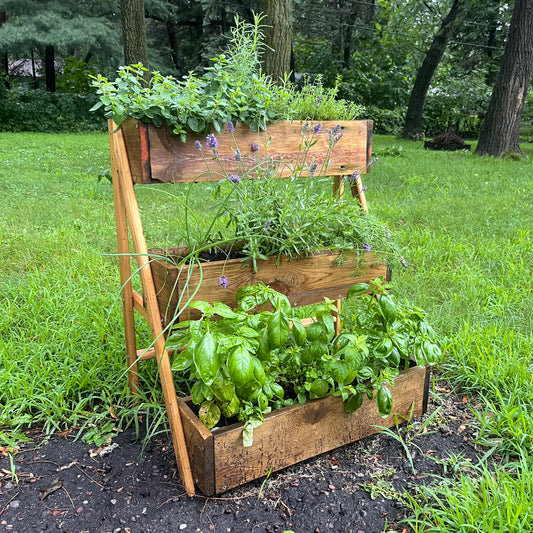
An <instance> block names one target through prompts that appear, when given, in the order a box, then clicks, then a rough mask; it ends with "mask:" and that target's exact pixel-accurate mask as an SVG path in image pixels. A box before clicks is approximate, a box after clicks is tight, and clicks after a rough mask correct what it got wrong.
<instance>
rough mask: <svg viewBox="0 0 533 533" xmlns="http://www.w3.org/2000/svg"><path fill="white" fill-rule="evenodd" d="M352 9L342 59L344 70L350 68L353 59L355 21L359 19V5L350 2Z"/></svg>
mask: <svg viewBox="0 0 533 533" xmlns="http://www.w3.org/2000/svg"><path fill="white" fill-rule="evenodd" d="M349 9H350V15H349V16H348V24H347V25H346V29H345V30H344V37H343V47H344V49H343V57H342V67H343V68H344V69H349V68H350V63H351V59H352V35H353V27H354V24H355V21H356V20H357V18H358V17H359V4H357V3H355V2H350V5H349Z"/></svg>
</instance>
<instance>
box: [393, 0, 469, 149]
mask: <svg viewBox="0 0 533 533" xmlns="http://www.w3.org/2000/svg"><path fill="white" fill-rule="evenodd" d="M463 8H464V2H463V1H460V0H454V2H453V4H452V6H451V8H450V11H449V12H448V14H447V15H446V17H445V18H444V20H443V21H442V24H441V26H440V28H439V31H438V32H437V34H436V35H435V37H434V38H433V41H432V42H431V45H430V47H429V49H428V51H427V52H426V56H425V57H424V60H423V61H422V65H421V66H420V68H419V69H418V72H417V74H416V78H415V82H414V84H413V88H412V90H411V95H410V97H409V104H408V106H407V113H406V115H405V124H404V127H403V131H402V137H404V138H406V139H419V138H420V137H421V135H422V115H423V113H424V106H425V103H426V96H427V93H428V90H429V86H430V85H431V80H432V79H433V76H434V74H435V71H436V70H437V67H438V66H439V63H440V61H441V59H442V56H443V55H444V51H445V50H446V46H447V45H448V41H449V40H450V38H451V36H452V34H453V32H454V29H455V27H456V20H457V16H458V15H459V13H460V11H461V9H463Z"/></svg>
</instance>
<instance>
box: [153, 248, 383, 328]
mask: <svg viewBox="0 0 533 533" xmlns="http://www.w3.org/2000/svg"><path fill="white" fill-rule="evenodd" d="M151 252H152V253H153V254H158V255H164V256H172V255H174V256H176V255H178V250H177V249H173V250H167V251H164V250H152V251H151ZM356 260H357V258H355V257H354V255H353V254H345V256H344V257H343V258H342V260H341V259H340V254H339V253H338V252H332V251H330V250H324V251H323V252H321V253H320V254H316V255H314V256H307V257H300V258H299V259H292V260H290V259H287V258H282V259H281V261H280V262H279V265H278V264H277V257H272V258H270V259H269V260H268V261H263V260H259V261H258V262H257V265H258V269H257V272H254V270H253V267H252V264H251V263H248V264H247V265H245V266H244V267H243V263H242V261H241V260H240V259H230V260H228V261H213V262H206V263H204V264H202V267H201V270H202V271H201V272H200V267H199V266H198V265H195V266H193V267H192V268H189V267H188V266H187V265H184V266H183V267H177V266H175V265H172V263H169V262H168V261H165V260H164V259H156V258H154V257H153V256H152V257H151V263H150V265H151V269H152V276H153V278H154V284H155V287H156V293H157V300H158V304H159V309H160V312H161V318H162V320H163V324H164V325H165V326H166V325H167V324H168V322H169V321H170V320H171V319H172V317H173V316H174V313H175V312H176V309H177V307H178V299H179V297H180V294H181V293H182V292H183V289H184V287H186V291H185V294H184V295H183V296H182V302H181V303H180V307H183V305H184V303H185V302H186V301H187V299H188V296H192V294H193V292H194V291H195V290H196V289H197V288H198V292H196V294H195V295H194V300H206V301H209V302H213V301H215V300H218V301H220V302H223V303H225V304H227V305H229V306H234V305H235V295H236V294H237V291H238V290H239V288H240V287H243V286H246V285H253V284H255V283H257V282H258V281H261V282H262V283H264V284H265V285H269V286H270V287H272V288H273V289H275V290H276V291H278V292H281V293H283V294H285V295H286V296H287V297H288V299H289V301H290V302H291V305H293V306H294V307H300V306H302V305H309V304H314V303H317V302H320V301H323V298H324V297H327V298H330V299H331V300H335V299H337V298H344V297H346V293H347V292H348V289H349V288H350V287H351V286H352V285H354V284H355V283H362V282H368V281H370V280H374V279H376V278H378V277H380V276H383V277H387V275H388V272H387V268H386V267H385V265H384V264H383V263H380V262H379V261H378V259H377V258H376V257H375V256H374V255H372V254H371V253H369V252H365V253H364V256H363V257H362V260H361V264H360V266H359V267H358V268H357V266H356V265H357V263H356ZM220 276H226V277H227V278H228V287H227V288H226V289H224V288H222V287H221V286H220V284H219V277H220ZM200 280H201V281H200ZM197 316H198V315H197V314H194V311H187V312H185V313H183V315H182V316H181V317H180V319H182V320H187V319H189V318H195V317H197Z"/></svg>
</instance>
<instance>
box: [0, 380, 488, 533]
mask: <svg viewBox="0 0 533 533" xmlns="http://www.w3.org/2000/svg"><path fill="white" fill-rule="evenodd" d="M437 390H438V392H439V397H438V398H435V399H434V400H433V402H430V406H429V411H428V414H427V415H426V416H425V417H423V419H425V418H427V416H428V415H429V413H431V412H432V411H434V410H435V409H436V408H438V407H440V412H439V414H438V416H437V417H436V418H435V425H434V426H431V427H429V428H428V432H426V433H424V434H422V435H420V436H419V437H417V438H416V439H415V441H414V442H415V444H416V445H417V446H419V447H420V449H416V448H415V447H414V446H412V447H411V453H412V454H413V463H414V471H413V469H412V468H411V465H410V463H409V461H408V459H407V457H406V455H405V452H404V450H403V449H402V447H401V445H400V444H399V443H398V442H397V441H396V440H395V439H392V438H390V437H387V436H386V435H383V434H381V435H379V434H378V435H375V436H372V437H368V438H365V439H363V440H361V441H358V442H356V443H353V444H350V445H347V446H345V447H343V448H340V449H337V450H335V451H333V452H329V453H326V454H323V455H321V456H318V457H316V458H314V459H311V460H308V461H305V462H304V463H301V464H299V465H295V466H292V467H289V468H287V469H285V470H283V471H281V472H278V473H273V474H271V475H270V476H269V477H268V479H265V478H263V479H259V480H257V481H254V482H251V483H249V484H247V485H244V486H242V487H239V488H237V489H233V490H231V491H229V492H227V493H225V494H224V497H221V498H205V497H202V496H196V497H194V498H188V497H187V496H186V495H185V491H184V489H183V487H182V486H181V483H180V481H179V480H178V479H176V464H175V459H174V453H173V451H172V447H171V444H170V438H167V437H166V436H164V435H159V436H158V437H157V438H155V439H153V440H152V441H151V442H150V443H149V444H148V446H146V447H145V448H144V449H143V446H142V443H141V442H140V441H139V440H138V439H136V437H135V434H134V432H133V431H132V430H126V431H125V432H123V433H120V434H119V436H118V437H116V438H114V439H113V441H112V444H113V445H117V446H116V447H115V448H113V449H112V451H111V452H110V453H109V454H107V455H95V456H94V457H92V456H91V453H90V451H91V449H93V448H94V446H90V445H87V444H85V443H84V442H83V441H82V440H77V441H76V440H74V438H75V435H76V431H72V432H65V433H62V434H56V435H54V436H52V437H48V436H45V435H43V434H42V433H40V432H39V431H38V430H33V431H31V432H30V433H29V434H28V436H29V437H30V438H31V442H28V443H27V444H25V445H24V446H23V447H22V448H21V450H20V451H19V452H18V453H13V454H12V456H13V464H14V466H15V469H16V471H15V474H16V477H12V476H11V474H9V473H8V472H10V471H11V465H10V459H9V456H8V453H7V451H5V450H3V449H0V513H1V516H0V524H1V525H0V530H2V531H11V532H13V533H14V532H17V533H27V532H28V531H40V532H42V531H75V532H91V533H107V532H121V533H124V532H127V531H129V532H131V533H140V532H145V533H162V532H174V531H184V532H185V533H187V532H195V533H198V532H200V533H209V532H213V531H215V532H223V533H227V532H229V533H249V532H251V531H253V532H255V533H271V532H280V533H281V532H282V531H284V530H287V529H292V530H293V531H297V532H325V531H335V532H350V531H351V532H354V533H356V532H357V533H376V532H378V531H384V528H385V524H387V529H386V531H404V528H405V531H407V532H409V531H410V529H409V528H406V526H405V525H399V524H398V522H399V520H401V519H402V518H403V517H405V516H406V515H407V514H408V510H407V509H406V508H405V507H404V506H403V505H402V503H401V501H402V500H401V497H400V494H401V493H402V492H403V491H404V490H406V491H407V492H409V493H411V494H413V493H414V490H415V488H416V487H417V486H421V485H428V484H433V483H438V482H439V481H440V480H439V479H438V478H434V477H432V476H433V475H438V476H443V475H444V472H443V467H442V465H441V464H439V463H438V462H437V461H436V460H445V459H446V458H447V457H448V456H449V455H450V454H451V453H454V454H456V455H458V456H461V455H462V456H463V458H464V461H465V466H463V467H462V468H463V470H467V469H468V468H469V467H468V466H467V465H468V462H470V463H471V464H472V466H474V465H475V464H476V463H477V461H478V460H479V458H480V457H482V456H483V454H484V453H485V452H486V449H480V448H478V447H476V445H475V444H474V440H475V436H476V429H477V428H476V425H475V418H474V417H473V415H472V413H471V411H470V408H472V407H474V408H475V405H473V404H472V403H471V400H470V398H465V397H463V396H457V395H455V394H453V393H451V392H450V391H449V388H448V386H447V385H446V384H442V383H441V384H437ZM423 419H417V420H413V421H412V423H413V424H415V425H419V424H420V423H421V421H422V420H423ZM110 444H111V443H110ZM450 470H451V469H448V471H450ZM448 475H451V474H448ZM54 486H55V487H57V490H55V491H52V492H50V491H48V492H47V489H46V488H45V487H48V488H53V487H54ZM41 489H43V490H41Z"/></svg>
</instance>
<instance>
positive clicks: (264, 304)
mask: <svg viewBox="0 0 533 533" xmlns="http://www.w3.org/2000/svg"><path fill="white" fill-rule="evenodd" d="M387 288H388V285H387V284H384V283H383V281H382V280H376V281H374V282H371V283H369V284H366V283H359V284H356V285H354V286H352V287H351V288H350V290H349V292H348V298H347V305H346V309H347V311H344V312H343V313H342V314H341V316H340V320H341V324H342V330H341V333H340V335H338V336H336V335H335V322H334V317H333V314H335V313H336V311H337V309H336V307H335V306H334V305H333V303H332V302H330V301H328V300H326V301H325V302H324V303H322V304H319V305H317V306H315V308H314V311H315V318H314V321H313V322H312V323H311V324H310V325H308V326H307V327H304V324H303V323H302V321H301V320H300V319H298V318H295V317H293V316H292V313H291V305H290V302H289V300H288V299H287V297H286V296H285V295H283V294H281V293H279V292H276V291H275V290H274V289H272V288H270V287H267V286H265V285H263V284H261V283H259V284H257V285H253V286H246V287H242V288H240V289H239V291H238V293H237V307H236V308H235V309H231V308H230V307H229V306H227V305H225V304H222V303H221V302H214V303H213V304H209V303H208V302H205V301H196V302H192V303H191V304H190V307H192V308H194V309H197V310H199V311H200V312H201V313H202V317H201V318H200V319H199V320H192V321H186V322H181V323H180V324H179V325H178V328H177V329H176V330H175V331H174V332H173V333H172V334H171V335H170V337H169V339H168V343H169V345H175V346H178V347H182V346H185V348H184V349H183V350H182V351H181V352H179V353H178V354H177V355H176V356H175V358H174V361H173V370H174V371H177V372H180V373H181V372H184V371H188V373H189V377H190V379H191V380H192V383H193V385H192V388H191V397H192V401H193V402H194V403H195V404H197V405H200V410H199V417H200V420H202V422H203V423H204V424H205V425H206V426H207V427H209V428H212V427H214V426H216V425H217V424H219V423H220V422H221V421H222V420H223V419H224V418H225V419H232V418H236V419H238V420H243V421H245V426H247V427H248V432H247V433H246V434H245V436H247V437H246V439H245V443H246V442H247V443H248V444H250V440H249V436H250V431H249V430H250V428H251V426H256V425H257V424H258V423H260V422H261V421H263V420H264V414H265V413H268V412H269V411H270V410H276V409H279V408H281V407H283V406H287V405H292V404H294V403H301V404H303V403H305V402H307V401H308V400H312V399H318V398H323V397H324V396H326V394H333V395H335V396H340V397H342V399H343V400H344V402H345V409H346V411H347V412H353V411H355V410H357V409H358V408H359V407H360V406H361V405H362V402H363V397H364V396H366V397H368V398H369V399H373V398H375V399H376V402H377V407H378V410H379V413H380V414H381V416H383V417H387V416H389V415H390V413H391V410H392V394H391V392H390V389H389V387H390V386H392V385H393V380H394V378H395V377H396V376H397V375H398V373H399V371H400V369H402V368H408V367H409V364H410V362H411V361H413V360H414V361H416V364H418V365H420V366H424V365H426V364H434V363H436V362H437V361H438V360H439V359H440V357H441V352H440V348H439V346H438V344H437V340H436V335H435V332H434V331H433V329H432V328H431V326H430V325H429V324H428V322H427V320H426V318H425V315H424V313H423V312H422V311H421V310H420V309H417V308H415V307H410V306H407V305H405V304H401V303H399V302H397V301H395V299H394V297H393V295H392V294H390V292H386V289H387Z"/></svg>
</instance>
